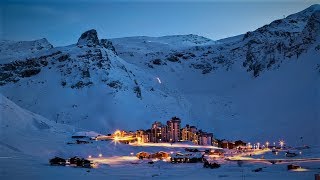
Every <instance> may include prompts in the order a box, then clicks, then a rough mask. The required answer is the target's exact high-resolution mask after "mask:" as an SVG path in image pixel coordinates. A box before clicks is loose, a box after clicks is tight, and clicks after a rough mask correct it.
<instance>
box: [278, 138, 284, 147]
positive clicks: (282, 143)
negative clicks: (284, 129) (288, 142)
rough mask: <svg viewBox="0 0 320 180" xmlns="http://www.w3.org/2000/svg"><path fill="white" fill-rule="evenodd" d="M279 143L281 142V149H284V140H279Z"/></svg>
mask: <svg viewBox="0 0 320 180" xmlns="http://www.w3.org/2000/svg"><path fill="white" fill-rule="evenodd" d="M279 144H280V146H281V149H282V148H283V145H284V141H283V140H281V141H279Z"/></svg>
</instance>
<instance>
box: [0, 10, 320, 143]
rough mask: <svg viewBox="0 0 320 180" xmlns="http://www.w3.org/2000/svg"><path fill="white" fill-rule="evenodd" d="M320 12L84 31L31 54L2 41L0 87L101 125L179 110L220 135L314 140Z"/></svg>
mask: <svg viewBox="0 0 320 180" xmlns="http://www.w3.org/2000/svg"><path fill="white" fill-rule="evenodd" d="M319 21H320V5H313V6H311V7H309V8H307V9H306V10H304V11H301V12H298V13H296V14H293V15H290V16H288V17H286V18H284V19H280V20H276V21H274V22H272V23H270V24H268V25H265V26H263V27H261V28H259V29H257V30H255V31H253V32H247V33H245V34H243V35H239V36H236V37H230V38H227V39H222V40H218V41H212V40H210V39H208V38H205V37H201V36H197V35H176V36H164V37H145V36H143V37H127V38H117V39H111V40H107V39H99V38H98V35H97V32H96V31H95V30H89V31H87V32H84V33H83V34H82V35H81V36H80V38H79V40H78V42H77V43H76V44H73V45H69V46H66V47H54V48H53V47H49V46H48V48H43V49H42V50H39V51H36V52H33V53H32V52H30V51H29V49H32V48H31V47H32V45H25V46H24V48H18V47H17V49H15V48H14V47H12V48H6V47H8V46H9V45H8V44H10V43H9V42H2V45H1V46H0V49H1V52H6V53H1V56H0V63H1V64H0V70H1V71H0V85H1V86H0V92H1V93H2V94H4V95H5V96H7V97H8V98H9V99H10V100H12V101H13V102H15V103H17V104H18V105H19V106H21V107H23V108H25V109H28V110H30V111H32V112H35V113H37V114H40V115H42V116H44V117H46V118H48V119H50V120H51V121H53V122H59V123H66V124H72V125H74V126H76V127H77V128H83V129H84V130H95V131H98V132H100V133H105V132H106V131H111V130H114V129H127V130H135V129H140V128H149V127H150V126H151V123H152V122H153V121H155V120H158V121H163V122H164V121H166V120H168V119H169V118H171V117H172V116H179V117H180V118H181V119H182V122H183V124H186V123H189V124H193V125H196V126H198V127H200V128H203V129H205V130H207V131H212V132H213V133H214V135H215V136H217V137H218V138H228V139H232V140H237V139H244V140H248V141H256V140H261V141H264V140H265V141H266V140H269V141H270V142H271V141H278V140H279V139H284V140H285V141H286V142H290V143H293V144H294V143H301V142H300V141H301V138H300V137H304V138H303V139H304V141H305V143H317V144H319V143H320V139H319V137H315V136H314V133H312V132H316V131H317V127H318V126H319V125H320V124H319V123H320V112H319V109H320V82H319V81H320V79H319V76H320V62H319V54H320V39H319V34H320V33H319V32H320V23H319ZM30 44H36V42H33V43H30ZM4 47H5V48H4ZM4 49H7V50H4ZM20 51H21V52H24V53H20ZM19 54H23V55H22V56H20V55H19ZM8 59H10V61H8ZM12 60H15V61H12ZM11 61H12V62H11ZM157 78H159V79H160V80H161V83H159V81H158V80H157Z"/></svg>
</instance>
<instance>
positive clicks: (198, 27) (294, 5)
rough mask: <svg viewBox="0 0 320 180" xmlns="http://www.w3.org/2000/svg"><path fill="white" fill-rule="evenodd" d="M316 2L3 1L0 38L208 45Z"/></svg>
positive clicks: (311, 0)
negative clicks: (85, 35) (170, 38)
mask: <svg viewBox="0 0 320 180" xmlns="http://www.w3.org/2000/svg"><path fill="white" fill-rule="evenodd" d="M316 3H320V1H319V0H278V1H276V0H264V1H263V0H224V1H222V0H206V1H192V0H175V1H168V0H165V1H159V0H149V1H146V0H145V1H139V0H132V1H128V0H127V1H125V0H118V1H115V0H114V1H113V0H90V1H89V0H69V1H63V0H54V1H53V0H47V1H45V0H42V1H41V0H28V1H27V0H25V1H23V0H5V1H1V3H0V5H1V8H0V13H1V19H0V24H1V28H0V36H1V37H0V38H1V39H11V40H34V39H39V38H43V37H45V38H47V39H48V40H49V41H50V42H51V43H52V44H53V45H54V46H60V45H68V44H73V43H75V42H76V41H77V39H78V37H79V36H80V35H81V33H82V32H84V31H86V30H88V29H96V30H97V31H98V33H99V37H100V38H116V37H127V36H141V35H145V36H163V35H174V34H198V35H202V36H205V37H208V38H211V39H214V40H217V39H221V38H226V37H230V36H234V35H239V34H242V33H245V32H247V31H252V30H255V29H256V28H259V27H261V26H263V25H265V24H267V23H270V22H271V21H273V20H276V19H279V18H283V17H284V16H287V15H290V14H292V13H295V12H298V11H301V10H303V9H305V8H307V7H309V6H310V5H312V4H316Z"/></svg>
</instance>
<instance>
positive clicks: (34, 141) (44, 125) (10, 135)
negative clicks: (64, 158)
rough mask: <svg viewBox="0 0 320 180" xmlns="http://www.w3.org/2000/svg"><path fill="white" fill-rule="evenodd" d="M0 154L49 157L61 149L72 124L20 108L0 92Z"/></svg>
mask: <svg viewBox="0 0 320 180" xmlns="http://www.w3.org/2000/svg"><path fill="white" fill-rule="evenodd" d="M0 112H1V113H0V129H1V131H0V149H1V150H0V153H1V157H3V158H6V157H11V156H12V155H15V154H24V155H29V156H30V155H31V156H40V157H46V158H48V157H51V156H54V155H55V154H56V153H58V152H59V151H62V150H63V148H62V145H63V144H65V142H66V140H67V137H68V136H70V134H71V133H72V131H73V130H74V129H73V128H72V127H70V126H67V125H62V124H58V123H55V122H53V121H50V120H48V119H46V118H44V117H42V116H40V115H37V114H34V113H32V112H30V111H28V110H25V109H22V108H20V107H19V106H17V105H16V104H15V103H13V102H12V101H10V100H9V99H7V98H6V97H4V96H3V95H1V94H0Z"/></svg>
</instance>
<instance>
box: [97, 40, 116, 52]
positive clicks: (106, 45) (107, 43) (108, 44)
mask: <svg viewBox="0 0 320 180" xmlns="http://www.w3.org/2000/svg"><path fill="white" fill-rule="evenodd" d="M100 45H101V46H102V47H104V48H106V49H109V50H111V51H113V52H114V53H115V54H116V55H117V52H116V49H115V48H114V46H113V44H112V42H111V41H109V40H107V39H101V40H100Z"/></svg>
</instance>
